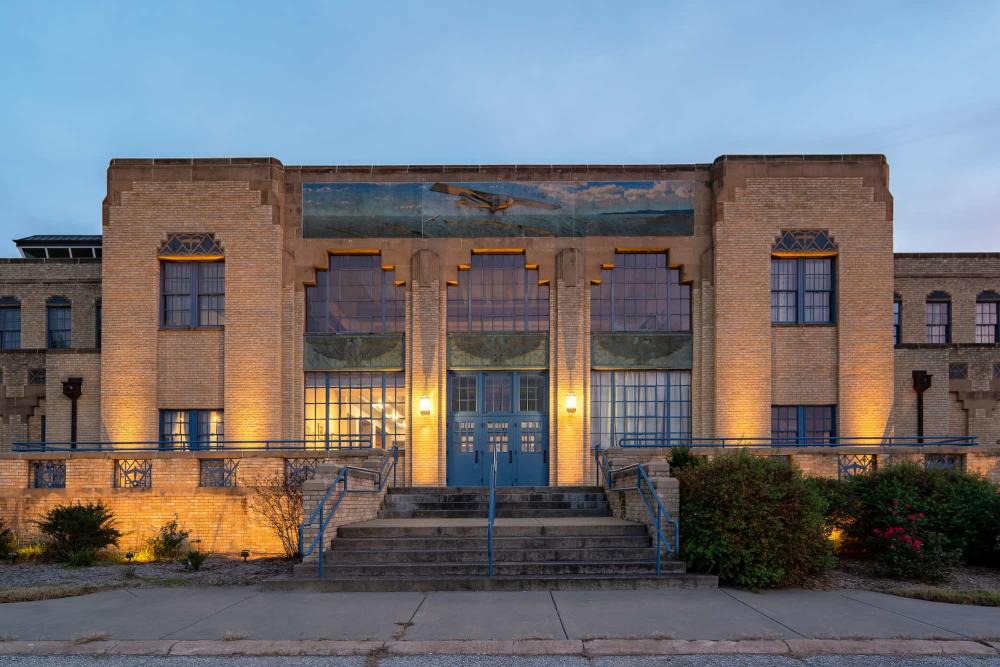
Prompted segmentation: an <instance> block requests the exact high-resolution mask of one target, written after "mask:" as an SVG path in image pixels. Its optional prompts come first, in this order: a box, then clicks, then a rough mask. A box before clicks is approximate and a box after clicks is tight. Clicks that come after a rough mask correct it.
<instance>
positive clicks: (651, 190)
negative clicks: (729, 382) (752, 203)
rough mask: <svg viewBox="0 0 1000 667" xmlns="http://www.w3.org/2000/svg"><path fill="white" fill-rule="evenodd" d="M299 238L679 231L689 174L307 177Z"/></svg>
mask: <svg viewBox="0 0 1000 667" xmlns="http://www.w3.org/2000/svg"><path fill="white" fill-rule="evenodd" d="M302 227H303V234H304V236H305V237H306V238H351V237H354V238H363V237H372V238H379V237H416V238H421V237H423V238H444V237H460V236H464V237H468V236H651V235H671V236H684V235H691V234H693V233H694V183H693V182H691V181H500V182H479V183H444V182H436V183H432V182H427V183H384V182H382V183H376V182H370V183H306V184H303V186H302Z"/></svg>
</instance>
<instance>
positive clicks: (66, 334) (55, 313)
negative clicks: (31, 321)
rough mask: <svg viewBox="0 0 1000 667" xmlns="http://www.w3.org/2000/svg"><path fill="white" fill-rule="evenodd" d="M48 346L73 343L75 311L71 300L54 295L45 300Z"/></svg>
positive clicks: (65, 345)
mask: <svg viewBox="0 0 1000 667" xmlns="http://www.w3.org/2000/svg"><path fill="white" fill-rule="evenodd" d="M45 314H46V343H45V345H46V347H48V348H51V349H58V348H66V347H69V346H70V344H71V343H72V333H73V311H72V309H71V307H70V303H69V300H68V299H66V298H65V297H61V296H53V297H50V298H49V299H48V301H46V302H45Z"/></svg>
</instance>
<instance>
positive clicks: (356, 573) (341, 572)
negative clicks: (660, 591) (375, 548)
mask: <svg viewBox="0 0 1000 667" xmlns="http://www.w3.org/2000/svg"><path fill="white" fill-rule="evenodd" d="M485 556H486V554H481V560H480V561H479V562H478V563H476V562H470V563H402V562H397V563H350V562H348V563H344V562H339V561H331V562H328V563H326V575H327V576H329V577H345V578H347V577H403V578H411V577H476V576H480V577H482V576H486V569H487V566H486V557H485ZM661 568H663V570H664V571H666V570H669V571H673V572H683V571H684V569H685V568H684V564H683V563H679V562H677V561H669V562H668V563H662V564H661ZM493 572H494V574H495V575H501V576H511V577H539V576H549V577H557V576H559V577H561V576H580V575H594V576H596V575H616V576H618V575H624V574H633V575H640V574H655V572H656V563H655V562H653V561H584V562H562V561H554V562H546V563H533V562H516V561H515V562H509V561H497V560H494V562H493Z"/></svg>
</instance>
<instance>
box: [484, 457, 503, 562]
mask: <svg viewBox="0 0 1000 667" xmlns="http://www.w3.org/2000/svg"><path fill="white" fill-rule="evenodd" d="M499 453H500V448H499V447H497V448H494V449H493V465H492V466H490V500H489V514H488V516H487V519H486V576H488V577H492V576H493V522H494V521H496V518H497V456H498V455H499Z"/></svg>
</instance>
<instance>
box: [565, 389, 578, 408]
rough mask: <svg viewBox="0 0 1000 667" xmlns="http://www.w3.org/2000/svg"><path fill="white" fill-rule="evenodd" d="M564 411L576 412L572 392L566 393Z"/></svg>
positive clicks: (574, 395) (574, 397)
mask: <svg viewBox="0 0 1000 667" xmlns="http://www.w3.org/2000/svg"><path fill="white" fill-rule="evenodd" d="M566 412H569V413H573V412H576V394H574V393H572V392H571V393H569V394H566Z"/></svg>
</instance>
